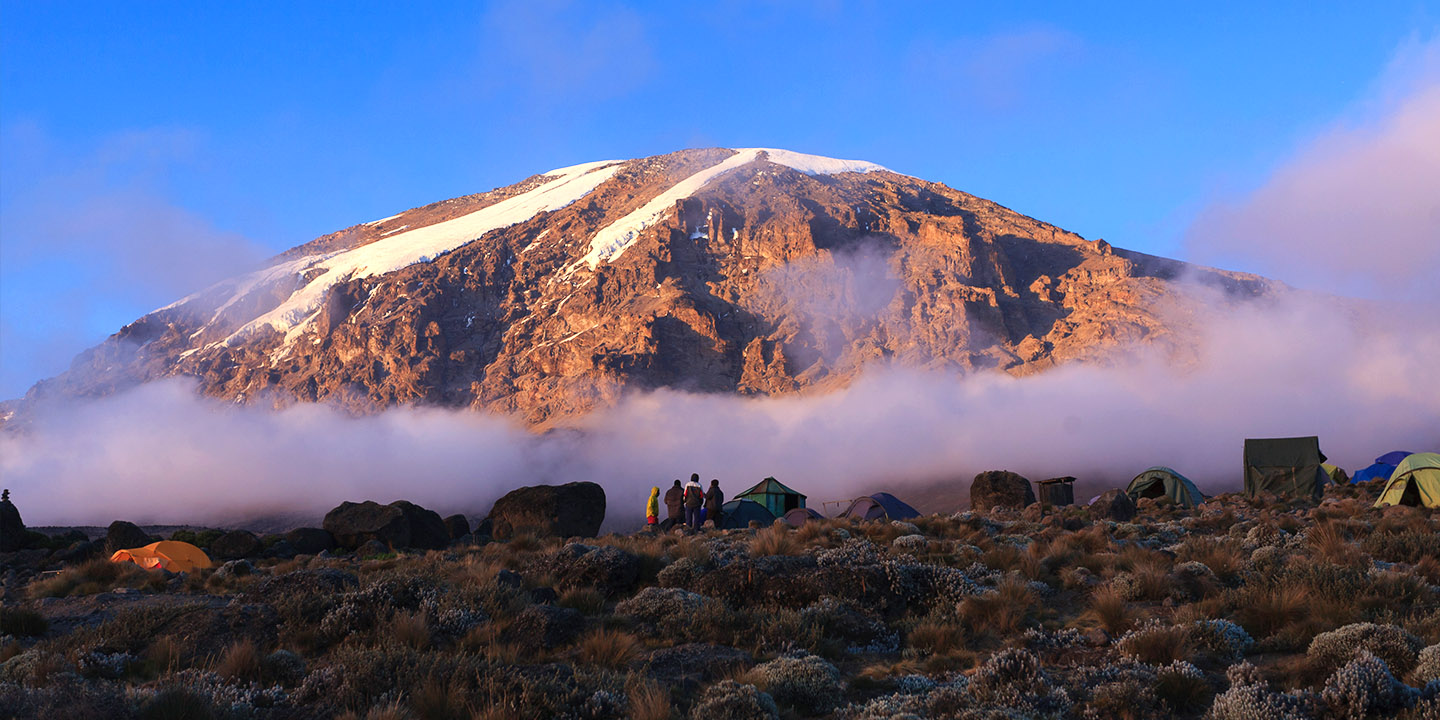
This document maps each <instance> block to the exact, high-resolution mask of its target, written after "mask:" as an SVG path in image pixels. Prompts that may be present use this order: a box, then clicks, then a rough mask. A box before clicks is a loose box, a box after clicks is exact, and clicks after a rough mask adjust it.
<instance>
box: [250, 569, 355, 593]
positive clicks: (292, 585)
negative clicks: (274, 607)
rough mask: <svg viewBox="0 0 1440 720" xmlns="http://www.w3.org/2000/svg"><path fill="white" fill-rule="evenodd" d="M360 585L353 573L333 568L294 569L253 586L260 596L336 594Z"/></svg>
mask: <svg viewBox="0 0 1440 720" xmlns="http://www.w3.org/2000/svg"><path fill="white" fill-rule="evenodd" d="M359 585H360V579H359V578H357V577H355V575H353V574H351V573H348V572H345V571H344V570H336V569H335V568H315V569H309V570H296V571H294V572H289V573H285V574H284V575H276V576H275V577H271V578H266V579H265V580H263V581H261V582H260V584H259V586H257V587H256V588H255V593H256V594H257V595H259V596H260V597H262V598H271V599H273V598H278V597H291V596H304V595H322V594H323V595H337V594H339V593H342V592H345V591H347V590H354V589H355V588H356V587H358V586H359Z"/></svg>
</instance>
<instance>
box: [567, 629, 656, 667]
mask: <svg viewBox="0 0 1440 720" xmlns="http://www.w3.org/2000/svg"><path fill="white" fill-rule="evenodd" d="M641 648H642V645H641V644H640V639H639V638H637V637H635V636H634V635H631V634H630V633H628V632H624V631H622V630H609V629H605V628H601V629H598V630H592V631H591V632H589V633H586V634H585V635H584V636H582V637H581V638H580V641H579V642H578V643H576V646H575V654H576V656H577V657H578V658H579V659H580V662H583V663H585V664H587V665H595V666H598V667H603V668H610V669H616V668H622V667H625V666H626V665H628V664H630V662H631V661H632V660H634V659H635V658H636V657H637V656H639V654H640V650H641Z"/></svg>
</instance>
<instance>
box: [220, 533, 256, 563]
mask: <svg viewBox="0 0 1440 720" xmlns="http://www.w3.org/2000/svg"><path fill="white" fill-rule="evenodd" d="M259 554H260V538H258V537H255V533H252V532H250V531H249V530H231V531H230V532H227V533H225V534H224V535H221V536H220V537H218V538H215V539H214V540H213V541H211V543H210V555H211V556H212V557H216V558H220V559H221V560H239V559H240V558H247V557H253V556H255V555H259Z"/></svg>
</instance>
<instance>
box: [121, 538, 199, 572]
mask: <svg viewBox="0 0 1440 720" xmlns="http://www.w3.org/2000/svg"><path fill="white" fill-rule="evenodd" d="M110 562H133V563H135V564H136V565H139V566H140V567H143V568H146V569H149V570H155V569H160V570H169V571H170V572H190V571H192V570H197V569H200V568H208V567H210V566H211V563H210V556H208V555H206V554H205V551H204V550H201V549H200V548H198V547H195V546H194V545H191V544H190V543H187V542H180V541H179V540H161V541H160V542H155V543H150V544H149V545H146V546H145V547H139V548H131V549H129V550H116V551H115V554H114V555H111V556H110Z"/></svg>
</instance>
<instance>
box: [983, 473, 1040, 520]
mask: <svg viewBox="0 0 1440 720" xmlns="http://www.w3.org/2000/svg"><path fill="white" fill-rule="evenodd" d="M1033 502H1035V491H1034V490H1033V489H1031V487H1030V481H1029V480H1026V479H1025V478H1024V477H1021V476H1020V475H1016V474H1015V473H1013V472H1010V471H1008V470H987V471H985V472H982V473H980V474H979V475H976V476H975V479H974V480H973V481H972V482H971V483H970V509H971V510H974V511H975V512H987V511H989V510H990V509H991V508H996V507H1004V508H1014V509H1016V510H1019V509H1020V508H1023V507H1025V506H1026V505H1029V504H1030V503H1033Z"/></svg>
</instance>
